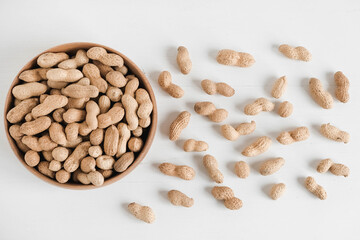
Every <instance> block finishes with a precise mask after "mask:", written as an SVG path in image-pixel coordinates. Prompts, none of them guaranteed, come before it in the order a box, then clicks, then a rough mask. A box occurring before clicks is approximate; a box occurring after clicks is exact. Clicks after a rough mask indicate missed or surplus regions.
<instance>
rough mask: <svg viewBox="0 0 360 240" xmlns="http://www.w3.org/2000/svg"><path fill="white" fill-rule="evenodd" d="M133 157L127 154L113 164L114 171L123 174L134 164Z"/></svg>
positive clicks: (132, 154)
mask: <svg viewBox="0 0 360 240" xmlns="http://www.w3.org/2000/svg"><path fill="white" fill-rule="evenodd" d="M134 160H135V156H134V153H133V152H127V153H124V154H123V155H121V157H120V158H119V159H118V160H117V161H116V162H115V163H114V170H115V171H117V172H124V171H125V170H126V169H128V167H129V166H130V165H131V164H132V163H133V162H134Z"/></svg>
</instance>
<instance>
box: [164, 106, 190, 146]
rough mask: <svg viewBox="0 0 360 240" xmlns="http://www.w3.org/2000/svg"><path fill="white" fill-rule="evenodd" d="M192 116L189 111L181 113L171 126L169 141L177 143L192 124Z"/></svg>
mask: <svg viewBox="0 0 360 240" xmlns="http://www.w3.org/2000/svg"><path fill="white" fill-rule="evenodd" d="M190 117H191V114H190V113H189V112H188V111H183V112H181V113H180V114H179V115H178V116H177V117H176V119H175V120H174V121H173V122H172V123H171V125H170V132H169V139H170V140H171V141H176V140H177V139H178V138H179V137H180V134H181V132H182V130H184V129H185V128H186V127H187V125H188V124H189V122H190Z"/></svg>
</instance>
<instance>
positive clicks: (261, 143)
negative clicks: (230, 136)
mask: <svg viewBox="0 0 360 240" xmlns="http://www.w3.org/2000/svg"><path fill="white" fill-rule="evenodd" d="M271 143H272V141H271V138H269V137H266V136H263V137H260V138H258V139H256V140H255V141H254V142H253V143H251V144H250V145H249V146H247V147H246V148H245V149H244V150H243V151H242V154H243V155H244V156H247V157H255V156H258V155H260V154H262V153H264V152H266V151H267V150H268V149H269V147H270V146H271Z"/></svg>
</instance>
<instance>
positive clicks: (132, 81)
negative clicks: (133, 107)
mask: <svg viewBox="0 0 360 240" xmlns="http://www.w3.org/2000/svg"><path fill="white" fill-rule="evenodd" d="M126 78H127V79H128V76H127V77H126ZM138 87H139V79H137V78H136V77H133V78H129V81H128V83H127V84H126V86H125V93H124V94H128V95H130V96H132V97H134V96H135V91H136V89H138Z"/></svg>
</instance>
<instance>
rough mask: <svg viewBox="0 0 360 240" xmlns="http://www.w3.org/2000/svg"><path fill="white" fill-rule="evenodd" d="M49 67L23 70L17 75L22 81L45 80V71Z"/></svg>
mask: <svg viewBox="0 0 360 240" xmlns="http://www.w3.org/2000/svg"><path fill="white" fill-rule="evenodd" d="M48 70H49V68H35V69H30V70H25V71H23V72H22V73H21V74H20V75H19V79H21V80H23V81H24V82H38V81H41V80H47V77H46V73H47V71H48Z"/></svg>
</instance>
